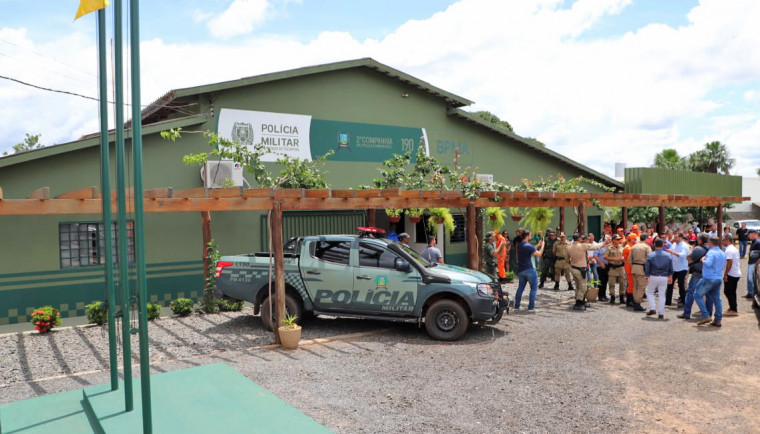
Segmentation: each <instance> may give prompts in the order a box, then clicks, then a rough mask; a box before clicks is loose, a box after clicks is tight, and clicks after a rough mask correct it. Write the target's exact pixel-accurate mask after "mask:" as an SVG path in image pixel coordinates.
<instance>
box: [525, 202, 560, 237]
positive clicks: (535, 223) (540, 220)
mask: <svg viewBox="0 0 760 434" xmlns="http://www.w3.org/2000/svg"><path fill="white" fill-rule="evenodd" d="M552 217H554V211H553V210H551V209H549V208H546V207H543V206H537V207H534V208H531V209H530V210H529V211H528V213H527V214H525V218H524V219H523V224H524V225H525V226H526V227H527V228H528V229H530V231H531V232H533V233H534V234H537V233H539V232H541V233H545V232H546V229H547V228H548V227H549V225H551V222H552Z"/></svg>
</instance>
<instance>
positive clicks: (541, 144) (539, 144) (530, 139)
mask: <svg viewBox="0 0 760 434" xmlns="http://www.w3.org/2000/svg"><path fill="white" fill-rule="evenodd" d="M525 140H528V141H529V142H532V143H535V144H536V145H538V146H541V147H543V148H545V147H546V145H545V144H544V142H542V141H540V140H538V139H537V138H535V137H525Z"/></svg>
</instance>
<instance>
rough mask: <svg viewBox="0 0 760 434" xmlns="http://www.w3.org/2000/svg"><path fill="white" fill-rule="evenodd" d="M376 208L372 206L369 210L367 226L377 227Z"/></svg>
mask: <svg viewBox="0 0 760 434" xmlns="http://www.w3.org/2000/svg"><path fill="white" fill-rule="evenodd" d="M375 214H376V213H375V209H374V208H370V209H368V210H367V226H369V227H375V224H376V223H375V220H376V219H375Z"/></svg>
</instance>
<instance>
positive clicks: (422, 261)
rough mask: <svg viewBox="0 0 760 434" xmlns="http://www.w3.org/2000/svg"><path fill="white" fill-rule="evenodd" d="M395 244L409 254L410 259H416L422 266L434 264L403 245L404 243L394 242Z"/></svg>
mask: <svg viewBox="0 0 760 434" xmlns="http://www.w3.org/2000/svg"><path fill="white" fill-rule="evenodd" d="M396 245H397V246H399V247H400V248H401V250H403V251H404V252H406V254H407V255H409V256H411V257H412V259H414V260H415V261H417V263H418V264H420V265H422V266H423V267H428V266H430V265H435V264H431V263H430V262H428V261H427V260H426V259H425V258H423V257H422V256H420V254H419V253H417V252H415V251H414V250H412V249H410V248H409V247H407V246H405V245H403V244H401V243H396Z"/></svg>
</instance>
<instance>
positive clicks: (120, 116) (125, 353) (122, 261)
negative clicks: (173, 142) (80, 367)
mask: <svg viewBox="0 0 760 434" xmlns="http://www.w3.org/2000/svg"><path fill="white" fill-rule="evenodd" d="M121 11H122V3H121V0H114V5H113V13H114V46H115V48H114V58H115V60H114V82H115V84H114V87H115V91H116V92H115V93H116V97H115V99H116V107H115V110H114V111H115V113H116V125H115V127H116V189H117V193H118V203H119V216H118V219H119V220H118V221H119V288H120V292H121V343H122V363H123V365H124V404H125V408H126V411H132V410H133V409H134V407H135V404H134V399H133V397H132V343H131V341H130V333H129V332H130V324H129V310H130V307H131V301H132V300H131V296H130V291H129V251H128V250H127V198H126V193H127V191H126V179H125V161H126V152H125V149H124V77H123V75H124V66H123V61H122V57H123V54H122V48H123V41H122V13H121Z"/></svg>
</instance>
